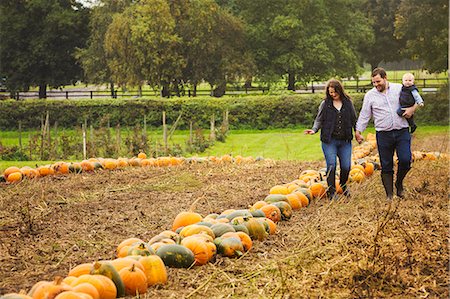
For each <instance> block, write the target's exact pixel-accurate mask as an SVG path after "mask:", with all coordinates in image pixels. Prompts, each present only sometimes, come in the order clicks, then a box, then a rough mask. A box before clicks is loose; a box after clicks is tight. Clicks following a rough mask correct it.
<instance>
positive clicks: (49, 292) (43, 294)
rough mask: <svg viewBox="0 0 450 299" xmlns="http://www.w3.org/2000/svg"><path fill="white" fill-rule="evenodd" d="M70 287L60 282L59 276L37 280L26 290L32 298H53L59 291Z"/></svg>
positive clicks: (68, 289) (67, 289)
mask: <svg viewBox="0 0 450 299" xmlns="http://www.w3.org/2000/svg"><path fill="white" fill-rule="evenodd" d="M71 289H72V288H71V287H70V286H69V285H67V284H65V283H62V278H61V277H59V276H58V277H56V278H55V280H53V281H39V282H37V283H36V284H35V285H33V287H32V288H31V290H30V291H29V292H28V296H30V297H33V299H47V298H49V299H50V298H55V297H56V296H57V295H58V294H59V293H62V292H64V291H70V290H71Z"/></svg>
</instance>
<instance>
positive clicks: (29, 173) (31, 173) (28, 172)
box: [20, 166, 39, 179]
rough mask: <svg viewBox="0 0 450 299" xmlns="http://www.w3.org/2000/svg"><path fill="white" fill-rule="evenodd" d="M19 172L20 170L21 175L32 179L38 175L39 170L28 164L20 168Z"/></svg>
mask: <svg viewBox="0 0 450 299" xmlns="http://www.w3.org/2000/svg"><path fill="white" fill-rule="evenodd" d="M20 172H22V175H23V176H26V177H27V178H29V179H34V178H37V177H39V171H37V170H36V169H33V168H31V167H29V166H24V167H22V168H21V169H20Z"/></svg>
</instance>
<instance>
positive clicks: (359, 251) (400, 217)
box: [0, 135, 449, 298]
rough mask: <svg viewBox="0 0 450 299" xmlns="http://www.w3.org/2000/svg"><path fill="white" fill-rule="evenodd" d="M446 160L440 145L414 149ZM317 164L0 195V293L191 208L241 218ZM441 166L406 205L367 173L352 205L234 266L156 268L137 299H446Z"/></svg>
mask: <svg viewBox="0 0 450 299" xmlns="http://www.w3.org/2000/svg"><path fill="white" fill-rule="evenodd" d="M413 145H414V146H413V149H414V150H424V151H443V152H447V153H448V137H447V136H442V135H441V136H433V137H429V138H424V139H421V140H414V143H413ZM322 167H324V162H311V163H304V162H302V163H300V162H293V161H279V162H273V161H262V162H257V163H253V164H244V165H215V164H207V163H200V164H188V165H182V166H177V167H167V168H150V169H149V168H130V169H127V170H123V171H114V172H107V171H102V172H97V173H88V174H80V175H69V176H64V177H47V178H42V179H39V180H37V181H23V182H21V183H19V184H16V185H4V184H3V185H0V277H1V279H0V294H5V293H8V292H17V291H19V290H21V289H23V290H27V291H28V290H29V289H30V288H31V286H32V285H33V284H35V283H36V282H38V281H40V280H52V279H53V278H54V277H55V276H65V275H67V273H68V271H69V269H70V268H72V267H74V266H75V265H77V264H80V263H86V262H93V261H96V260H104V259H113V258H114V257H115V249H116V246H117V245H118V244H119V243H120V242H121V241H122V240H124V239H126V238H129V237H139V238H142V239H143V240H149V239H150V238H151V237H153V236H155V235H157V234H158V233H159V232H161V231H163V230H166V229H170V228H171V224H172V221H173V219H174V218H175V216H176V215H177V214H178V213H179V212H181V211H183V210H188V209H189V207H190V206H191V204H192V202H193V201H194V200H196V199H197V198H198V197H203V199H202V200H201V201H199V202H198V204H197V205H196V211H197V212H199V213H200V214H202V215H204V216H205V215H207V214H208V213H212V212H214V213H220V212H222V211H223V210H226V209H229V208H235V209H241V208H246V207H248V206H249V205H251V204H253V203H254V202H256V201H257V200H261V199H263V198H264V197H265V196H266V195H267V194H268V192H269V189H270V188H271V187H272V186H274V185H276V184H280V183H286V182H290V181H292V180H294V179H296V178H297V177H298V175H299V174H300V173H301V171H303V170H306V169H319V168H322ZM448 183H449V164H448V160H437V161H417V162H415V163H414V165H413V169H412V170H411V172H410V173H409V174H408V176H407V179H406V187H407V198H406V199H404V200H394V201H393V202H392V203H389V202H387V201H386V200H385V198H384V191H383V190H382V187H381V183H380V179H379V174H378V173H376V174H374V175H373V176H372V177H371V178H369V179H368V180H366V181H365V182H363V183H361V184H358V185H352V188H351V189H352V198H351V199H341V200H339V201H337V202H329V201H328V200H325V199H321V200H315V201H313V202H311V204H310V206H309V207H307V208H303V209H301V210H300V211H296V212H295V213H294V216H293V217H292V218H291V219H290V220H289V221H284V222H281V223H280V224H279V226H278V234H276V235H273V236H270V237H269V238H267V239H266V240H265V241H262V242H258V241H255V243H254V248H252V250H251V251H250V252H248V253H247V254H245V255H244V256H243V257H241V258H239V259H229V258H223V257H220V256H219V257H217V259H216V260H215V262H214V263H210V264H208V265H205V266H201V267H194V268H192V269H168V274H169V282H168V283H167V284H166V285H164V286H159V287H154V288H150V289H149V290H148V293H147V294H146V295H145V298H151V297H156V298H227V297H234V298H311V297H314V298H317V297H326V298H361V297H377V298H379V297H392V298H417V297H423V298H426V297H428V298H448V296H449V285H448V281H449V273H448V261H449V247H448V225H449V217H448V210H449V209H448Z"/></svg>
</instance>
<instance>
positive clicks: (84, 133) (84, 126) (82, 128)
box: [81, 119, 87, 160]
mask: <svg viewBox="0 0 450 299" xmlns="http://www.w3.org/2000/svg"><path fill="white" fill-rule="evenodd" d="M86 122H87V120H86V119H84V123H83V124H82V125H81V130H82V132H83V160H86Z"/></svg>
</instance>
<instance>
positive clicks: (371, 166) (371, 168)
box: [364, 162, 375, 176]
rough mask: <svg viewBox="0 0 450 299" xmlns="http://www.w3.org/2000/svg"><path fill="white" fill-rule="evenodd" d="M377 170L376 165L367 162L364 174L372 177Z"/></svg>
mask: <svg viewBox="0 0 450 299" xmlns="http://www.w3.org/2000/svg"><path fill="white" fill-rule="evenodd" d="M374 170H375V165H374V164H373V163H372V162H367V163H366V165H365V167H364V174H365V175H366V176H371V175H372V174H373V172H374Z"/></svg>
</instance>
